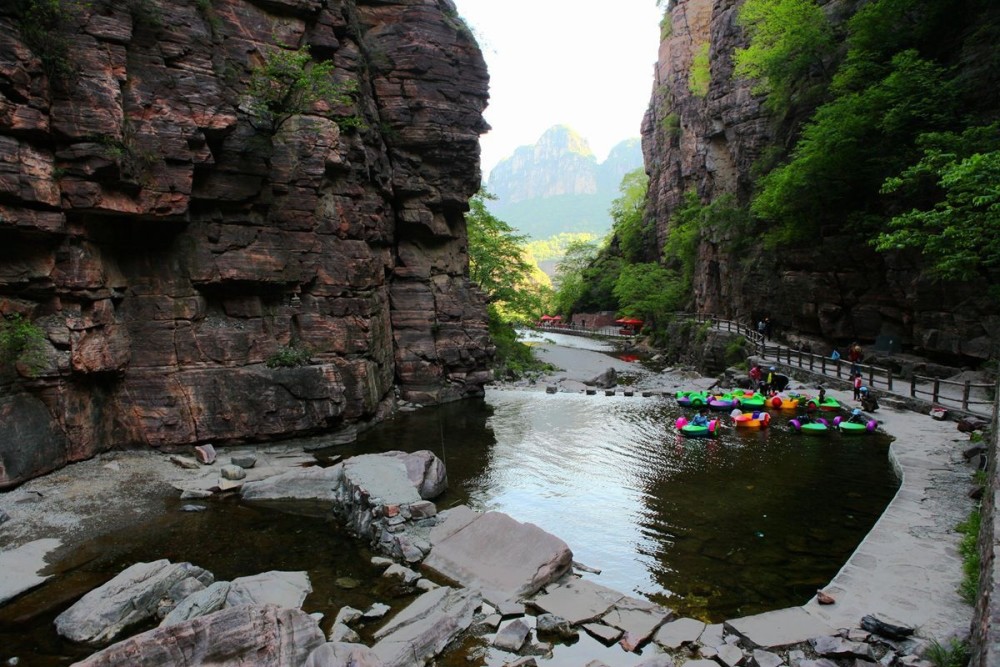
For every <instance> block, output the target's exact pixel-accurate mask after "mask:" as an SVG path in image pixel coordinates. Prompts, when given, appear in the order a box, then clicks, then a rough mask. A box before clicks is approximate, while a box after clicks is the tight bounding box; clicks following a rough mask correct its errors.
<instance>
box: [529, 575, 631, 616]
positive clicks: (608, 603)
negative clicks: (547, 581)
mask: <svg viewBox="0 0 1000 667" xmlns="http://www.w3.org/2000/svg"><path fill="white" fill-rule="evenodd" d="M624 599H625V596H624V595H622V594H621V593H619V592H618V591H615V590H612V589H610V588H607V587H605V586H601V585H600V584H595V583H593V582H592V581H586V580H584V579H576V580H571V581H568V582H566V583H564V584H562V585H560V586H556V587H554V588H551V589H550V590H549V592H548V593H546V594H544V595H539V596H538V597H536V598H535V599H534V600H533V601H532V602H533V603H534V605H535V606H536V607H538V608H539V609H541V610H542V611H545V612H548V613H550V614H555V615H556V616H562V617H563V618H565V619H566V620H567V621H569V622H570V625H579V624H580V623H583V622H584V621H594V620H597V619H599V618H601V617H602V616H604V615H605V614H607V613H608V612H609V611H610V610H611V608H612V607H614V606H615V604H617V603H618V602H620V601H622V600H624Z"/></svg>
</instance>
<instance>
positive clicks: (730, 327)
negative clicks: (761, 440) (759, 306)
mask: <svg viewBox="0 0 1000 667" xmlns="http://www.w3.org/2000/svg"><path fill="white" fill-rule="evenodd" d="M685 315H687V316H689V317H692V318H694V319H695V320H697V321H698V322H711V323H712V326H713V327H714V328H716V329H720V330H722V331H729V332H732V333H737V334H740V335H742V336H743V337H744V338H746V339H747V341H748V342H750V344H752V345H753V346H754V349H755V351H756V353H757V355H758V356H760V357H761V358H762V359H765V360H766V359H774V360H775V361H778V362H780V363H783V364H785V365H787V366H796V367H798V368H801V369H803V370H809V371H812V372H814V373H819V374H821V375H824V376H826V377H833V378H838V379H843V380H844V381H849V380H850V379H851V371H852V368H853V369H857V370H858V371H859V372H860V373H861V376H862V377H863V378H864V379H865V380H866V381H867V384H868V386H869V387H872V388H876V389H879V388H881V389H883V390H885V391H887V392H890V393H895V394H900V395H903V394H902V392H900V391H897V390H896V386H897V385H899V384H903V385H905V384H906V380H902V381H901V378H897V377H894V376H893V372H892V369H889V368H882V367H880V366H875V365H873V364H863V363H853V364H852V363H851V362H850V361H847V360H844V359H834V358H832V357H825V356H823V355H819V354H813V353H811V352H804V351H802V350H793V349H792V348H790V347H784V346H781V345H777V344H771V343H770V342H769V341H767V340H765V337H764V336H763V335H761V333H760V332H758V331H757V330H755V329H753V328H751V327H749V326H746V325H744V324H740V323H739V322H733V321H731V320H725V319H722V318H720V317H715V316H712V315H697V314H691V313H685ZM909 385H910V386H909V388H908V395H909V396H910V397H911V398H919V399H921V400H925V401H929V402H931V403H934V404H937V405H940V406H942V407H952V408H960V409H961V410H963V411H965V412H973V413H976V414H980V415H992V414H993V403H994V401H995V399H996V396H997V394H998V385H997V384H996V383H981V382H971V381H968V380H966V381H964V382H955V381H953V380H943V379H941V378H936V377H930V376H923V375H914V376H912V377H911V378H910V379H909ZM974 392H975V393H982V394H984V395H985V397H984V398H982V399H981V400H980V399H978V398H975V397H974V396H973V393H974Z"/></svg>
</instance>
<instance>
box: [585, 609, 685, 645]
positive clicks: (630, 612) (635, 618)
mask: <svg viewBox="0 0 1000 667" xmlns="http://www.w3.org/2000/svg"><path fill="white" fill-rule="evenodd" d="M672 616H673V613H672V612H671V611H670V610H669V609H664V608H663V607H660V606H659V605H655V604H653V603H651V602H646V601H643V600H637V599H635V598H623V599H622V600H619V601H618V602H617V603H615V606H614V607H612V609H611V611H609V612H608V613H607V614H605V615H604V617H603V618H602V619H601V620H602V621H603V622H604V623H607V624H608V625H610V626H613V627H616V628H618V629H619V630H622V631H623V632H624V633H625V635H624V636H623V637H622V641H621V645H622V648H623V649H625V650H626V651H634V650H636V649H637V648H639V646H641V645H642V644H645V643H646V642H647V641H648V640H649V638H650V637H651V636H652V634H653V632H655V631H656V629H657V628H658V627H660V626H661V625H663V623H664V622H666V621H668V620H670V618H671V617H672Z"/></svg>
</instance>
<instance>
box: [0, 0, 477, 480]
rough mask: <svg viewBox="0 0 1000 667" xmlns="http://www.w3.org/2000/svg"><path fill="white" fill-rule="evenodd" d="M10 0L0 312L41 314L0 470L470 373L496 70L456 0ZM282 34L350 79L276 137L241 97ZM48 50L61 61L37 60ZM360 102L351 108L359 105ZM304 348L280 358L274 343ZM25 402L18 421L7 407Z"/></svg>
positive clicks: (416, 391) (295, 421)
mask: <svg viewBox="0 0 1000 667" xmlns="http://www.w3.org/2000/svg"><path fill="white" fill-rule="evenodd" d="M13 4H16V3H4V4H3V5H2V6H0V148H2V150H0V155H3V156H4V157H3V158H0V238H2V241H3V242H2V243H0V313H3V314H13V313H19V314H21V315H23V316H25V317H26V318H28V319H30V320H31V321H33V322H34V323H36V324H37V325H38V326H40V327H41V328H42V330H43V331H44V334H45V363H44V367H43V368H42V369H41V371H40V372H39V373H38V374H37V376H35V377H34V378H28V377H26V376H25V375H24V371H25V369H24V368H21V369H20V371H21V375H20V376H15V375H13V374H10V375H9V376H7V377H4V378H2V382H3V385H4V386H3V391H2V392H0V394H2V395H0V488H4V487H7V486H10V485H13V484H17V483H19V482H21V481H24V480H25V479H28V478H31V477H33V476H36V475H38V474H41V473H43V472H46V471H49V470H52V469H54V468H57V467H59V466H61V465H64V464H65V463H67V462H70V461H75V460H80V459H83V458H86V457H89V456H92V455H93V454H94V453H95V452H97V451H100V450H103V449H108V448H114V447H125V446H137V445H138V446H153V447H160V446H172V445H188V444H197V443H205V442H211V441H215V442H222V443H226V442H236V441H246V440H265V439H270V438H275V437H287V436H291V435H296V434H305V433H310V432H317V431H324V430H329V429H336V428H338V427H340V426H343V425H345V424H351V423H356V422H366V421H370V420H377V419H379V418H380V417H382V416H384V415H385V414H386V413H387V412H388V411H390V410H391V409H392V403H393V400H394V397H395V396H396V395H397V394H398V395H399V396H400V397H402V398H403V399H406V400H410V401H414V402H420V403H432V402H438V401H447V400H453V399H457V398H461V397H464V396H468V395H475V394H478V393H480V392H481V390H482V384H483V383H484V382H485V381H486V379H487V373H486V370H485V366H486V362H487V360H488V355H489V353H490V348H489V340H488V334H487V330H486V323H485V309H484V303H483V300H482V297H481V295H479V294H478V293H477V292H476V291H475V290H474V289H472V288H471V286H470V284H469V282H468V279H467V268H466V265H467V253H466V248H465V244H466V238H465V223H464V219H463V212H464V211H465V210H466V209H467V201H468V198H469V197H470V196H471V195H472V194H473V193H474V192H475V191H476V190H477V189H478V188H479V184H480V171H479V166H478V159H479V144H478V137H479V134H480V133H482V132H483V131H485V129H486V127H487V126H486V124H485V123H484V121H483V118H482V111H483V109H484V107H485V105H486V100H487V74H486V69H485V65H484V62H483V59H482V56H481V53H480V52H479V49H478V47H477V45H476V44H475V41H474V39H473V38H472V36H471V34H470V33H469V32H468V30H467V29H466V28H465V26H464V25H463V24H462V23H461V22H460V21H458V20H457V19H456V18H455V17H456V11H455V8H454V6H453V4H452V3H451V2H450V0H426V1H423V2H412V1H408V0H400V1H398V2H392V1H379V2H365V1H363V0H329V1H328V2H312V1H308V2H307V1H302V0H268V1H267V2H257V1H253V0H213V2H211V3H203V2H196V1H195V0H179V1H177V2H165V1H163V0H144V1H143V2H141V3H121V2H112V1H111V0H96V1H95V2H89V3H78V4H76V3H63V5H64V6H65V7H67V9H66V10H65V12H64V13H65V15H64V16H63V17H62V20H61V22H60V24H59V25H58V26H56V27H54V28H52V29H51V30H50V31H49V32H50V34H51V35H52V37H53V39H55V40H57V41H58V42H59V43H60V44H62V45H63V46H65V49H66V54H67V55H68V57H67V60H66V63H64V64H68V65H69V68H70V69H71V70H72V72H71V73H70V74H68V75H65V76H59V77H54V78H49V77H48V76H47V75H46V71H52V67H51V65H52V57H53V54H52V53H44V52H43V50H42V49H39V48H37V47H35V46H33V45H32V44H31V40H30V39H25V37H24V35H26V34H29V33H30V30H27V29H26V27H28V28H30V27H37V26H32V25H30V24H31V22H32V21H35V20H37V17H34V16H26V17H19V16H17V14H16V12H15V8H14V7H13V6H12V5H13ZM275 44H283V45H287V46H288V47H290V48H297V47H299V46H301V45H306V44H308V45H310V47H311V55H312V57H313V58H314V59H317V60H327V59H328V60H332V61H333V63H334V65H335V67H336V69H335V78H336V79H337V81H339V82H353V84H354V85H355V86H356V90H357V92H356V94H355V95H354V102H353V103H352V104H349V105H344V106H331V105H329V104H326V103H318V104H316V105H314V107H313V108H312V109H310V110H309V111H308V112H307V113H305V114H300V115H295V116H292V117H291V118H289V119H288V120H287V122H285V123H283V124H282V125H281V126H280V127H279V129H278V130H277V131H276V132H274V133H273V134H271V133H269V132H262V131H259V130H257V129H255V128H254V126H253V125H252V124H251V123H250V122H249V120H248V118H247V116H246V114H245V113H244V112H243V111H241V104H240V103H241V100H242V98H243V97H244V96H245V93H246V81H247V79H248V77H249V73H250V71H251V69H252V68H253V67H254V65H255V64H258V63H260V62H261V61H262V54H264V53H266V52H268V50H269V49H273V48H275V47H274V45H275ZM43 56H44V57H45V58H46V60H43ZM345 119H347V120H345ZM292 348H307V349H308V350H309V363H308V364H307V365H304V366H298V367H292V368H270V367H268V366H267V365H266V363H265V362H267V361H268V360H269V359H270V358H272V357H273V355H275V354H276V353H277V352H279V351H281V350H287V349H292ZM15 417H16V418H15Z"/></svg>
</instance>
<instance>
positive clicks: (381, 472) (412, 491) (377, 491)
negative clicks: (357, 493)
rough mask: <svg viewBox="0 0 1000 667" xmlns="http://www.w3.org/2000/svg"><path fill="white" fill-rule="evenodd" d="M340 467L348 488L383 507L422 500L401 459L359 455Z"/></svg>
mask: <svg viewBox="0 0 1000 667" xmlns="http://www.w3.org/2000/svg"><path fill="white" fill-rule="evenodd" d="M343 465H344V476H345V477H346V478H347V479H348V480H350V482H351V484H353V485H354V486H356V487H358V488H361V489H363V490H364V491H366V492H367V493H368V495H369V497H371V498H378V499H380V500H381V501H382V503H383V504H385V505H406V504H409V503H416V502H419V501H421V500H423V498H421V497H420V492H419V491H418V490H417V487H416V486H414V484H413V482H412V481H411V480H410V476H409V474H408V471H407V467H406V461H405V460H403V459H402V458H396V457H392V456H386V455H382V454H362V455H361V456H354V457H351V458H349V459H347V460H345V461H344V463H343Z"/></svg>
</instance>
